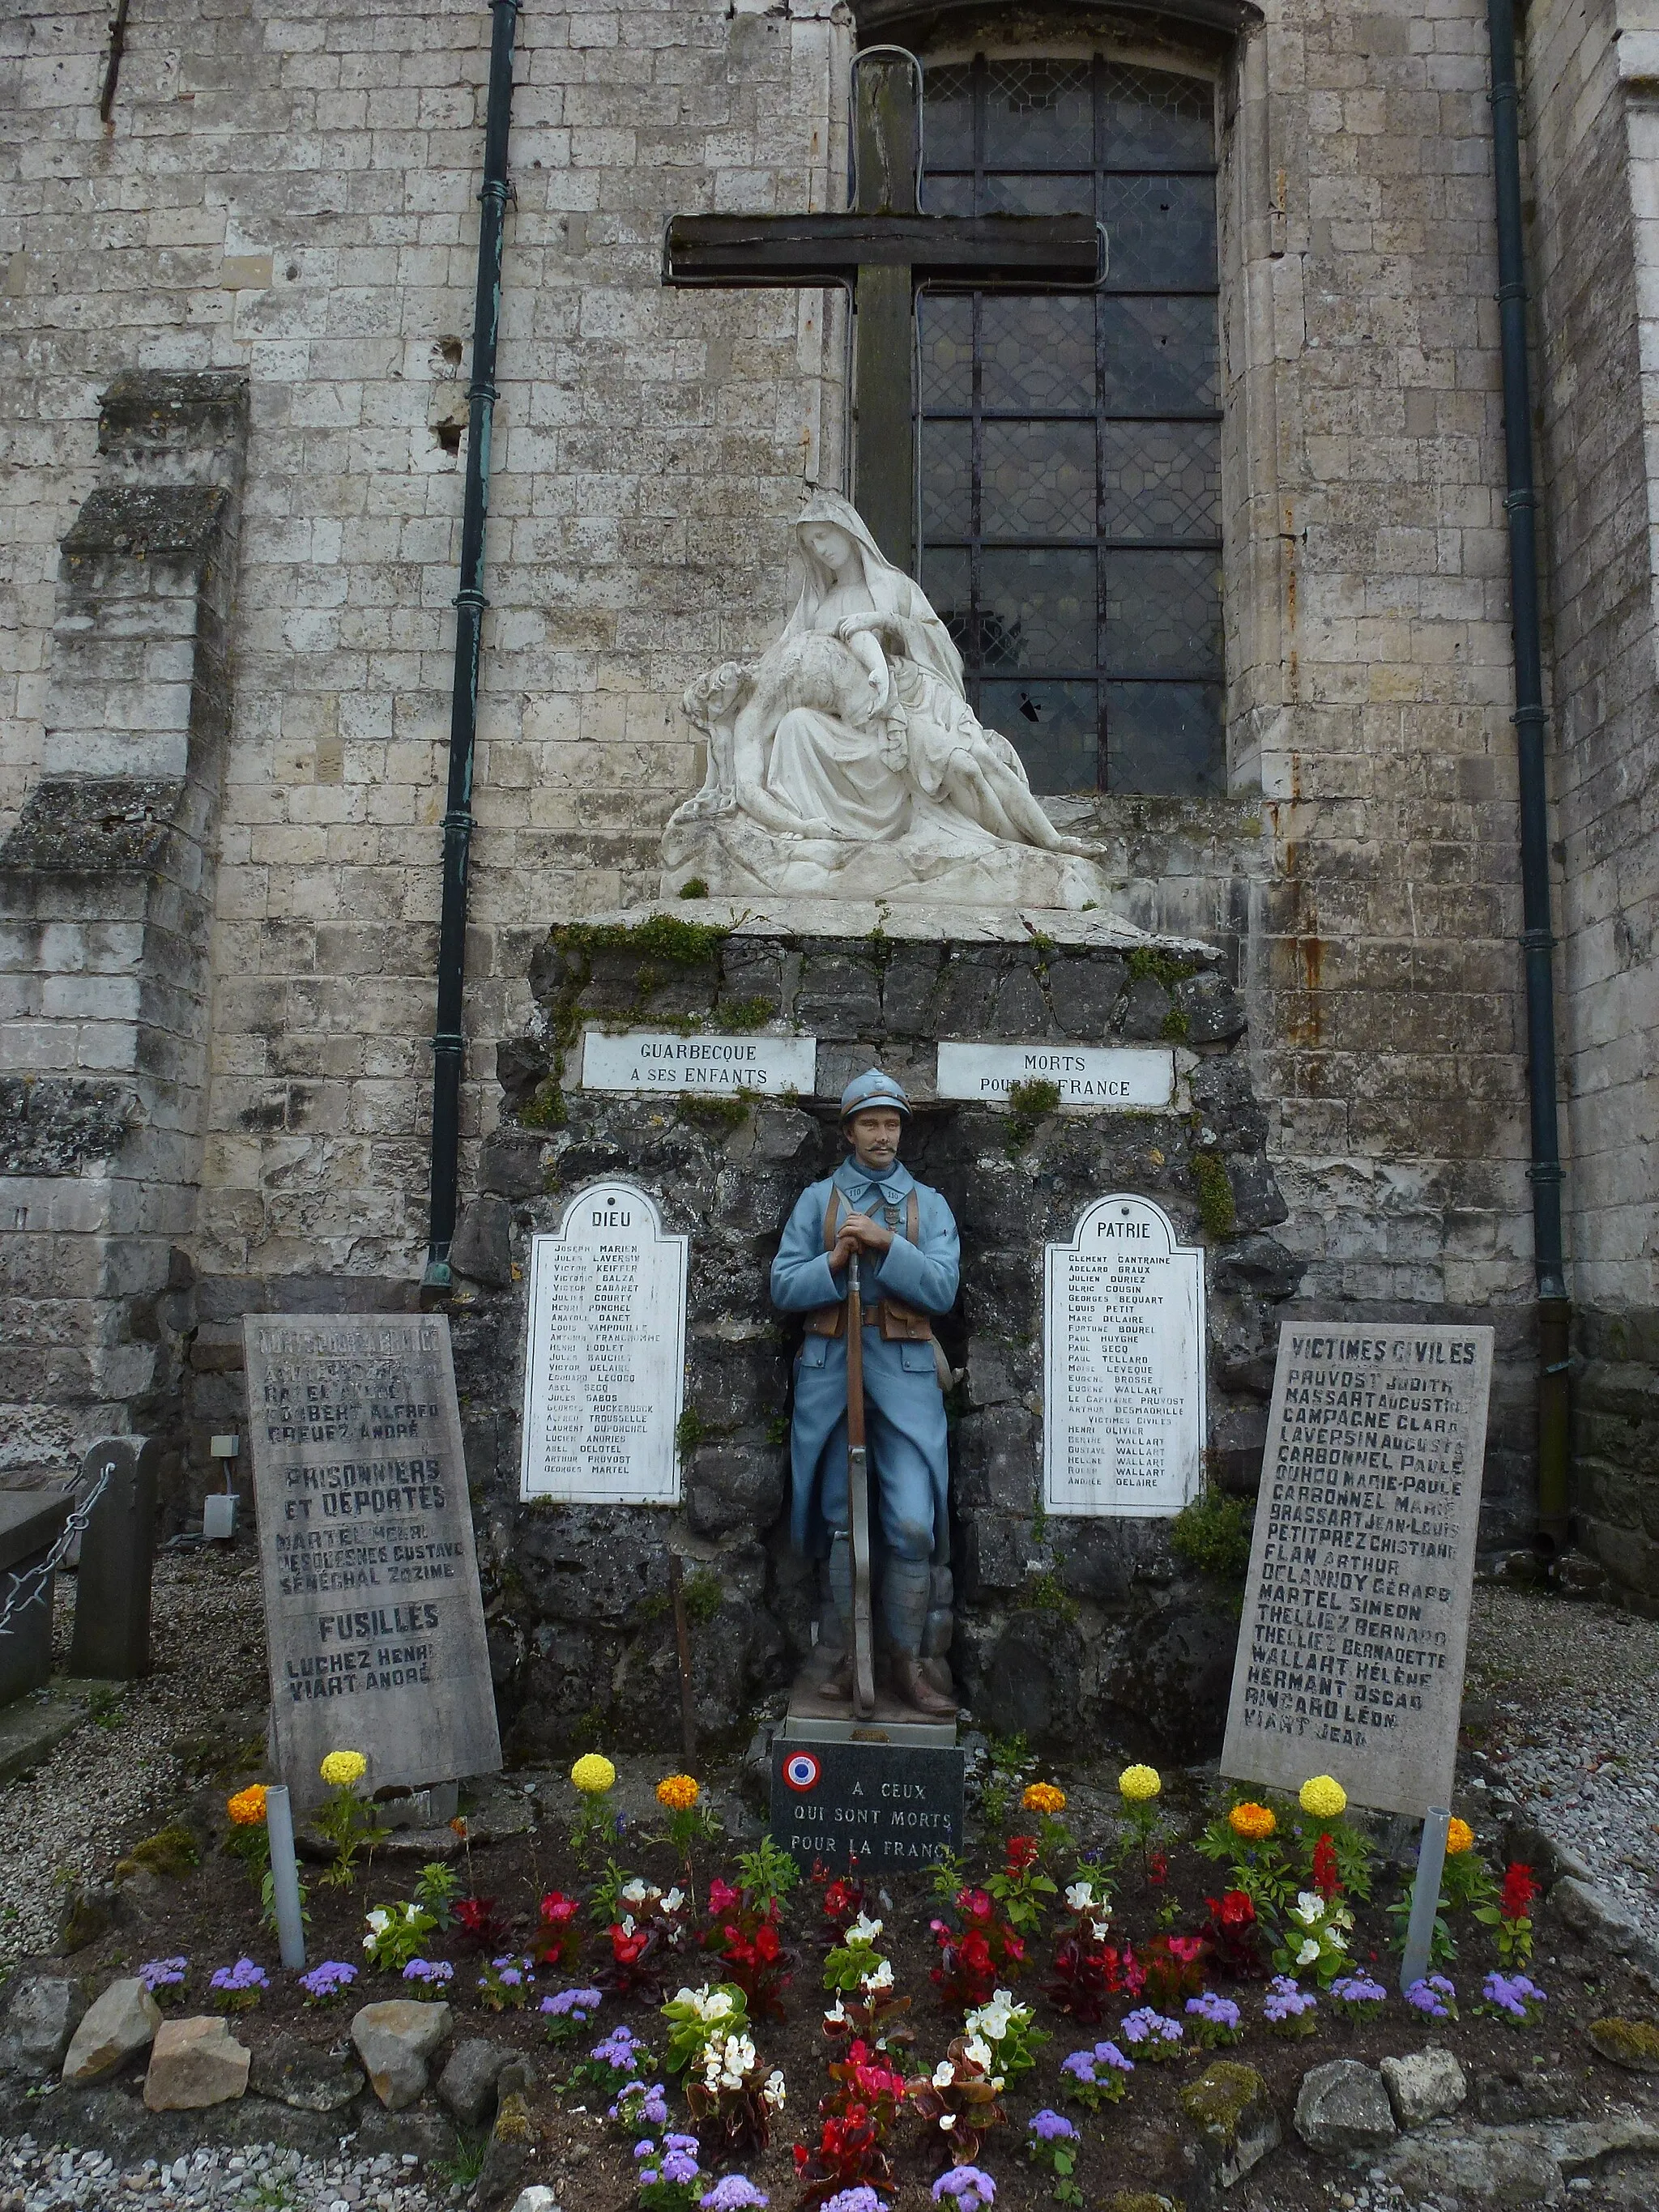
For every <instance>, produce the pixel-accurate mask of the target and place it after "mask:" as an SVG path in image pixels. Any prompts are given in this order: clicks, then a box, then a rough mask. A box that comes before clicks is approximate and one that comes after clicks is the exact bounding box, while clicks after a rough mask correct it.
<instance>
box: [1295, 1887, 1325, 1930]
mask: <svg viewBox="0 0 1659 2212" xmlns="http://www.w3.org/2000/svg"><path fill="white" fill-rule="evenodd" d="M1291 1911H1292V1912H1293V1913H1295V1915H1296V1917H1297V1919H1298V1920H1300V1921H1301V1922H1302V1923H1304V1926H1305V1927H1309V1928H1311V1927H1312V1926H1313V1924H1314V1923H1315V1921H1316V1920H1322V1919H1323V1918H1324V1917H1325V1900H1324V1899H1323V1898H1322V1896H1321V1895H1320V1894H1319V1892H1318V1891H1317V1890H1316V1889H1304V1890H1303V1891H1302V1892H1301V1893H1300V1894H1299V1895H1298V1897H1297V1900H1296V1903H1295V1904H1294V1905H1292V1906H1291Z"/></svg>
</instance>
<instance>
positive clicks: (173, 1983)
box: [138, 1959, 190, 1996]
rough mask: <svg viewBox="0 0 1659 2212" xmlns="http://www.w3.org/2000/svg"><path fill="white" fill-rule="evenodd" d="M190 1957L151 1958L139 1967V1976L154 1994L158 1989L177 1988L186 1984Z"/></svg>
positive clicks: (152, 1994)
mask: <svg viewBox="0 0 1659 2212" xmlns="http://www.w3.org/2000/svg"><path fill="white" fill-rule="evenodd" d="M189 1965H190V1961H189V1960H188V1959H149V1960H146V1961H145V1963H144V1964H143V1966H140V1967H139V1969H138V1978H139V1980H140V1981H141V1982H142V1983H143V1985H144V1987H145V1989H146V1990H149V1994H150V1996H155V1992H156V1990H176V1989H180V1988H182V1987H183V1986H184V1979H185V1969H186V1968H187V1967H188V1966H189Z"/></svg>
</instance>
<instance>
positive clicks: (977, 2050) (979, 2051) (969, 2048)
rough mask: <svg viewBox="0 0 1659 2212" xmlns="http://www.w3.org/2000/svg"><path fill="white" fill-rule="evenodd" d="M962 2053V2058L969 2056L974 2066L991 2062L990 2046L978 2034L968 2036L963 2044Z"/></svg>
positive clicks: (986, 2064)
mask: <svg viewBox="0 0 1659 2212" xmlns="http://www.w3.org/2000/svg"><path fill="white" fill-rule="evenodd" d="M962 2055H963V2057H964V2058H971V2059H972V2060H973V2062H974V2063H975V2066H988V2065H989V2064H990V2063H991V2046H990V2045H989V2044H988V2043H986V2042H984V2041H983V2040H982V2039H981V2038H980V2037H979V2036H977V2035H975V2036H970V2037H969V2039H968V2041H967V2043H966V2044H965V2045H963V2053H962Z"/></svg>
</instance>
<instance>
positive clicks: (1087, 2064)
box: [1060, 2051, 1095, 2081]
mask: <svg viewBox="0 0 1659 2212" xmlns="http://www.w3.org/2000/svg"><path fill="white" fill-rule="evenodd" d="M1060 2072H1061V2073H1062V2074H1069V2075H1072V2076H1073V2079H1074V2080H1076V2081H1093V2080H1094V2078H1095V2054H1094V2052H1093V2051H1073V2053H1072V2055H1071V2057H1069V2058H1062V2059H1061V2060H1060Z"/></svg>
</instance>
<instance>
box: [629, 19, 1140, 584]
mask: <svg viewBox="0 0 1659 2212" xmlns="http://www.w3.org/2000/svg"><path fill="white" fill-rule="evenodd" d="M853 129H854V133H855V134H856V135H855V139H854V144H855V148H856V151H857V157H858V158H857V161H856V163H855V168H856V173H857V176H858V205H857V207H856V208H855V209H854V211H853V212H852V213H851V214H848V215H775V216H748V215H680V216H675V217H674V218H673V220H672V222H671V223H670V224H669V226H668V239H667V244H666V246H665V251H664V255H663V282H664V283H665V284H686V285H724V286H727V287H738V286H748V285H751V284H782V285H793V286H795V287H797V288H799V287H803V286H806V285H827V284H846V285H848V287H849V288H850V289H851V292H852V297H853V309H854V325H853V329H854V341H853V419H854V429H853V468H854V474H853V487H854V501H855V502H856V504H857V507H858V510H859V512H860V514H861V515H862V516H863V517H864V520H865V521H866V523H867V524H868V525H869V526H870V530H871V533H872V536H873V537H874V538H875V541H876V543H877V544H878V545H879V546H880V548H881V550H882V551H883V552H884V554H885V555H886V556H887V558H888V559H889V560H890V561H891V562H893V563H894V564H895V565H896V567H898V568H903V569H905V570H907V571H913V570H914V568H915V550H916V549H915V504H916V500H915V391H914V388H913V387H914V380H915V343H914V337H913V318H914V315H915V291H916V287H917V285H918V284H919V283H937V284H946V285H950V286H951V287H953V288H955V289H959V290H963V291H985V290H990V289H997V288H1000V289H1013V290H1017V291H1022V292H1038V291H1042V290H1045V289H1054V288H1059V287H1067V288H1070V287H1075V286H1078V285H1088V284H1092V283H1094V282H1095V281H1096V279H1097V276H1098V273H1099V249H1100V234H1099V232H1098V230H1097V228H1096V225H1095V223H1094V222H1093V221H1092V220H1091V218H1090V217H1089V216H1080V215H1066V216H1030V215H984V216H930V215H924V214H923V213H922V212H921V205H920V204H919V202H918V199H917V196H916V173H917V169H918V167H919V166H920V164H919V160H918V156H919V153H920V149H921V114H920V112H919V110H918V106H917V103H916V97H915V76H914V72H913V70H912V67H911V64H910V63H909V60H908V57H904V58H901V57H899V56H897V55H896V54H892V53H890V52H883V53H880V54H872V55H871V56H869V57H868V58H866V60H865V61H864V63H863V64H862V66H861V67H860V68H859V70H857V72H856V75H855V77H854V116H853Z"/></svg>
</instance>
